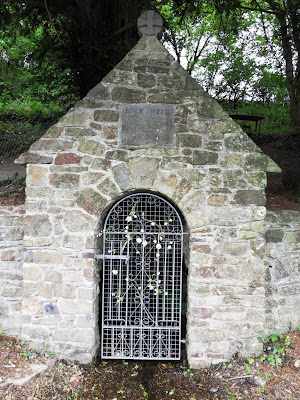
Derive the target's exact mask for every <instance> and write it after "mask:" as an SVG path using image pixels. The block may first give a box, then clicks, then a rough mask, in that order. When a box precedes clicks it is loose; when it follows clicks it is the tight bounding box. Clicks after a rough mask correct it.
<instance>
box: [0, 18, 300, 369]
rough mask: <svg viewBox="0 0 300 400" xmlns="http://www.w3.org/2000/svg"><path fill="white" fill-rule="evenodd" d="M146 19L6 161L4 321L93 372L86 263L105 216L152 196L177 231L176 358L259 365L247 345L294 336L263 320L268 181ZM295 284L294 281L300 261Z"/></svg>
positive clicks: (249, 145)
mask: <svg viewBox="0 0 300 400" xmlns="http://www.w3.org/2000/svg"><path fill="white" fill-rule="evenodd" d="M147 13H148V14H147ZM147 13H146V16H145V15H144V16H143V18H142V20H140V21H141V22H140V26H139V29H140V32H141V35H142V38H141V39H140V41H139V42H138V44H137V45H136V46H135V47H134V48H133V49H132V50H131V51H130V52H129V53H128V54H127V55H126V57H125V58H124V59H123V60H122V61H121V62H120V63H119V64H118V65H117V66H116V67H115V68H114V69H113V70H112V71H111V72H110V73H109V74H108V75H107V76H106V77H105V78H104V79H103V80H102V82H101V83H99V84H98V85H97V86H96V87H95V88H94V89H92V90H91V91H90V92H89V93H88V94H87V96H86V97H85V98H84V99H82V100H81V101H79V102H78V103H77V104H76V105H75V106H74V107H73V108H72V109H71V110H70V111H69V112H68V113H67V114H66V115H65V116H63V117H62V118H61V119H60V120H59V122H58V123H57V124H56V125H54V126H52V127H51V128H50V129H49V130H48V131H47V133H46V134H45V135H44V136H43V137H42V138H41V139H40V140H38V141H37V142H35V143H34V144H33V145H32V146H31V148H30V149H29V151H28V153H25V154H23V155H21V156H20V157H19V159H18V160H17V162H19V163H24V164H27V188H26V205H25V206H26V211H25V216H24V217H23V218H24V239H23V241H22V246H23V247H22V248H23V253H22V254H23V256H24V257H23V258H21V257H20V260H19V264H20V268H21V271H20V269H19V272H18V274H19V275H20V274H21V279H22V280H21V282H22V283H21V284H22V287H21V289H20V287H19V285H17V286H16V287H17V288H18V292H17V295H16V297H15V298H14V300H15V302H16V304H18V307H17V306H16V307H15V311H14V310H13V309H9V307H8V305H9V304H11V303H10V301H11V298H8V299H7V301H6V302H4V303H5V304H4V303H3V304H4V305H3V308H4V309H5V310H6V312H5V313H4V314H3V315H2V317H1V318H2V320H3V321H4V323H5V326H8V325H9V323H7V318H9V319H13V318H15V316H14V315H17V314H14V312H16V313H18V316H21V320H20V324H19V327H18V328H17V325H16V330H15V334H17V335H19V336H20V337H21V338H22V339H23V340H26V341H29V342H30V343H31V345H33V346H35V347H37V348H41V347H42V348H43V347H47V348H49V349H51V350H52V351H55V352H56V353H57V354H58V355H60V356H61V357H65V358H69V359H72V360H78V361H79V362H82V363H88V362H91V361H92V360H93V357H94V356H95V354H96V352H97V350H98V347H99V307H100V296H99V294H100V285H99V283H100V280H101V278H100V277H101V271H100V264H99V263H97V262H96V261H95V259H94V256H95V254H96V252H97V251H98V248H97V246H98V244H97V243H98V241H97V240H96V236H97V234H98V233H99V231H100V230H101V221H102V220H103V215H105V214H106V213H107V210H109V209H110V208H111V207H112V205H113V204H115V202H116V200H118V199H120V198H122V197H124V196H125V195H128V194H130V193H133V192H134V191H146V192H147V191H150V192H152V193H156V194H158V195H163V196H164V197H165V198H167V199H168V200H169V201H170V202H171V203H172V204H174V206H176V207H177V208H178V209H179V210H180V211H181V213H182V215H183V217H184V219H185V221H186V225H187V231H188V233H189V243H188V245H187V246H186V248H185V264H186V266H187V268H188V282H187V290H188V310H187V343H186V350H187V355H188V360H189V363H190V366H191V367H194V368H199V367H202V366H204V365H207V364H210V363H217V362H221V361H224V360H227V359H229V358H230V357H231V356H232V355H233V354H234V353H235V352H239V353H240V354H242V355H254V354H258V353H259V352H260V351H261V350H262V348H261V344H260V343H259V341H258V336H262V335H263V334H265V333H266V332H268V331H270V330H271V329H273V328H274V327H275V326H276V327H279V328H284V329H286V327H287V325H290V324H291V319H292V320H293V324H295V323H297V321H298V323H299V315H297V314H293V313H292V312H290V313H289V317H288V318H287V319H286V320H285V321H284V324H283V325H284V327H283V326H281V327H280V326H279V325H280V321H279V324H278V323H277V322H278V321H277V320H278V318H277V320H275V317H276V315H278V309H279V308H280V304H279V302H277V303H276V307H277V308H276V307H275V308H276V310H277V311H276V313H277V314H276V313H275V314H276V315H275V314H274V313H272V301H271V298H272V292H270V290H272V288H271V289H270V283H269V280H268V279H270V276H269V275H268V274H269V262H268V261H269V260H268V259H267V257H266V228H267V225H266V208H265V191H264V189H265V186H266V172H267V171H278V167H277V166H276V165H275V164H274V163H273V162H272V160H270V159H269V158H268V157H267V156H266V155H264V154H263V153H262V152H261V151H260V149H259V148H258V147H257V146H256V145H255V144H254V143H253V142H252V141H251V140H250V139H249V137H248V136H247V135H246V134H245V133H244V132H243V131H242V130H241V128H240V127H239V126H238V125H237V124H236V123H235V122H234V121H233V120H232V119H231V118H230V117H229V116H228V115H227V114H226V113H225V112H224V111H223V109H222V108H221V107H220V105H219V104H218V103H217V102H216V101H214V100H213V99H212V98H211V97H210V96H209V95H208V94H207V93H206V92H205V91H204V90H203V89H202V88H201V87H200V86H199V85H198V83H197V82H196V81H195V80H194V79H193V78H191V77H190V76H189V75H188V74H187V72H186V71H185V70H184V69H183V68H181V67H180V65H179V64H178V63H177V62H176V61H175V60H174V59H173V57H172V56H171V55H170V54H169V53H168V51H167V50H166V49H165V48H164V47H163V46H162V45H161V44H160V42H159V41H158V39H157V38H156V36H155V35H156V34H158V33H159V32H160V31H161V27H160V25H159V23H158V22H157V21H158V20H159V18H160V17H159V18H158V17H156V15H153V14H152V13H153V12H152V11H150V14H149V12H147ZM151 16H152V17H151ZM154 17H155V18H154ZM151 18H152V19H153V18H154V22H155V23H153V24H152V25H151V24H150V25H149V19H151ZM145 21H146V22H145ZM156 24H158V26H157V25H156ZM148 25H149V26H150V28H149V26H148ZM158 28H159V29H158ZM153 30H154V31H155V32H154V33H153ZM141 115H143V117H141ZM132 126H136V127H137V129H136V130H135V131H133V130H132V129H133V128H131V127H132ZM154 131H155V132H154ZM154 133H155V134H154ZM17 218H19V217H18V216H17ZM272 223H273V224H276V217H275V219H274V218H273V219H272ZM297 226H298V227H297V228H296V229H298V231H297V232H298V233H297V234H298V238H299V225H297ZM22 229H23V228H22ZM270 232H273V233H270ZM270 235H271V236H270ZM272 235H273V236H272ZM271 237H272V238H273V239H274V230H273V231H272V230H271V231H270V230H269V239H268V240H269V242H270V240H273V239H271ZM16 240H19V237H18V238H16ZM276 240H277V239H275V242H276ZM272 243H274V240H273V242H272ZM276 243H278V241H277V242H276ZM275 247H276V245H275V246H273V247H272V249H273V250H272V253H270V255H269V257H276V256H275V250H274V249H275ZM297 252H298V253H297ZM2 254H3V253H2ZM297 254H298V255H299V245H298V244H297V243H295V246H294V248H293V256H295V257H296V256H297ZM2 257H3V256H2ZM4 257H9V255H4ZM2 260H3V258H2ZM298 260H299V258H298ZM283 262H284V261H283ZM283 268H284V267H283ZM294 271H295V273H297V274H298V276H299V261H298V271H297V268H296V267H294ZM1 273H2V272H1ZM0 278H1V276H0ZM1 282H4V285H3V287H4V286H5V282H6V280H5V279H3V280H2V281H1ZM271 286H272V285H271ZM266 289H267V292H266ZM273 289H274V288H273ZM5 290H6V289H5ZM2 291H3V289H2ZM278 296H279V297H280V296H283V297H284V293H283V292H281V293H280V294H278V295H277V297H276V299H277V300H279V297H278ZM293 296H294V297H297V296H298V299H299V286H298V287H295V288H294V294H293ZM290 297H291V296H290ZM290 297H289V298H290ZM276 299H275V300H276ZM289 304H292V303H291V302H290V303H289ZM298 304H299V302H298ZM278 307H279V308H278ZM291 307H293V306H291ZM1 323H2V322H1ZM276 324H277V325H276ZM19 329H20V331H19ZM10 332H11V333H12V329H11V330H10Z"/></svg>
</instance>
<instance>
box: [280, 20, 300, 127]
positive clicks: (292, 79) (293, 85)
mask: <svg viewBox="0 0 300 400" xmlns="http://www.w3.org/2000/svg"><path fill="white" fill-rule="evenodd" d="M276 17H277V19H278V21H279V24H280V35H281V43H282V49H283V58H284V60H285V71H286V85H287V90H288V94H289V98H290V105H291V124H292V127H294V128H300V74H299V72H300V71H299V63H300V60H299V55H300V54H299V53H300V38H297V39H296V43H294V45H295V46H296V48H297V47H298V49H297V50H298V60H297V67H296V73H295V72H294V66H293V54H292V44H293V39H292V37H291V35H290V33H289V30H288V25H287V21H286V18H287V15H286V14H285V13H284V12H282V13H278V12H277V13H276ZM293 28H294V27H292V29H293ZM294 38H295V36H294Z"/></svg>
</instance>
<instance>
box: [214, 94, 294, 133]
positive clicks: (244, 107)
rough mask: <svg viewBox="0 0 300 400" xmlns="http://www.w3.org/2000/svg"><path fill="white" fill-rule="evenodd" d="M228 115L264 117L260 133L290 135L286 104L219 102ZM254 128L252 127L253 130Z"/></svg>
mask: <svg viewBox="0 0 300 400" xmlns="http://www.w3.org/2000/svg"><path fill="white" fill-rule="evenodd" d="M219 102H220V104H221V105H222V106H223V107H224V109H225V110H226V111H227V112H228V114H242V115H255V116H261V117H264V119H263V120H262V123H261V133H289V132H290V133H292V132H293V129H292V128H291V127H290V114H289V110H290V107H289V105H288V104H285V105H283V104H282V103H277V102H270V103H269V104H265V103H263V102H259V101H238V102H229V101H226V100H222V101H219ZM247 122H248V121H247ZM253 128H254V127H252V130H253Z"/></svg>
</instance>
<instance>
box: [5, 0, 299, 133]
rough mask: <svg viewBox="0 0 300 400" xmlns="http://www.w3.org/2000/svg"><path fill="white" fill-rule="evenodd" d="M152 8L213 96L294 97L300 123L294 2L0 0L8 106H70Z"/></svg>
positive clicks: (131, 39)
mask: <svg viewBox="0 0 300 400" xmlns="http://www.w3.org/2000/svg"><path fill="white" fill-rule="evenodd" d="M150 7H154V8H156V9H157V10H158V11H159V12H160V13H161V14H162V15H163V17H164V19H165V21H166V25H167V28H168V29H167V32H166V34H165V35H164V41H165V42H166V43H167V44H166V45H167V46H169V47H171V48H172V49H173V52H174V55H175V56H176V57H177V59H178V61H180V62H181V63H183V64H184V66H185V67H186V68H187V70H188V72H189V73H191V74H193V76H195V77H196V78H197V79H199V80H200V82H201V83H202V85H204V86H205V87H206V88H207V89H208V90H209V91H210V92H211V93H212V94H213V95H214V96H216V97H218V98H221V99H222V98H223V99H226V100H230V101H231V102H233V103H235V106H236V107H237V104H238V102H239V101H241V100H245V99H255V100H259V101H261V102H263V103H264V104H265V103H267V102H269V103H270V102H278V101H280V102H281V104H284V103H286V102H287V101H288V102H289V103H290V110H291V121H292V124H293V126H295V127H297V126H298V127H299V125H300V116H299V115H300V111H299V109H300V100H299V92H300V89H299V88H300V82H299V81H300V74H299V53H300V44H299V42H300V38H299V24H300V18H299V7H298V8H297V0H185V1H183V0H152V1H151V0H143V1H136V0H134V1H132V0H131V1H130V0H77V1H76V2H74V1H73V0H24V1H22V2H21V1H13V0H10V1H2V0H0V24H1V27H2V28H1V30H0V53H1V63H2V70H1V71H2V72H1V75H0V79H1V82H2V83H1V82H0V94H1V91H2V97H1V99H2V103H5V99H7V103H8V100H11V99H13V100H17V99H20V98H22V96H23V97H24V96H25V95H26V96H31V98H32V99H39V100H40V101H42V102H43V103H44V104H45V103H49V104H53V106H54V104H55V105H57V104H60V105H62V106H65V107H68V106H69V105H70V104H71V103H72V102H74V101H75V98H77V97H78V96H80V97H82V96H84V95H85V94H86V93H87V91H88V90H89V89H91V88H92V87H93V86H95V85H96V84H97V83H98V82H99V81H100V80H101V78H102V77H103V76H104V75H105V74H106V73H107V72H108V71H109V70H110V69H111V68H113V66H114V65H116V64H117V63H118V62H119V61H120V59H121V58H122V57H123V56H124V55H125V53H126V52H127V51H128V50H129V49H130V48H131V47H132V46H133V45H134V44H135V43H136V41H137V39H138V37H137V31H136V19H137V17H138V15H139V14H140V12H141V11H142V10H143V9H147V8H150ZM70 88H72V89H71V90H70ZM51 102H52V103H51Z"/></svg>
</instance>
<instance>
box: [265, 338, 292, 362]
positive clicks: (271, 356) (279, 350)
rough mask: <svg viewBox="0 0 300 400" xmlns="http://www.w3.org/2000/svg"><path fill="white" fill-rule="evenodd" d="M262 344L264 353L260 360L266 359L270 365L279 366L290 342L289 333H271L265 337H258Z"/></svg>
mask: <svg viewBox="0 0 300 400" xmlns="http://www.w3.org/2000/svg"><path fill="white" fill-rule="evenodd" d="M259 340H260V341H261V342H262V343H263V344H264V352H265V354H264V355H262V356H261V357H260V360H261V361H265V360H266V361H268V362H269V363H270V364H271V365H272V366H276V367H280V366H281V365H282V363H283V358H284V355H285V351H286V349H287V348H288V347H289V345H290V344H291V340H290V337H289V335H287V336H286V337H284V335H282V334H281V333H277V334H274V333H272V334H271V335H269V336H268V337H267V338H262V337H261V338H259Z"/></svg>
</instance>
